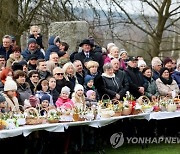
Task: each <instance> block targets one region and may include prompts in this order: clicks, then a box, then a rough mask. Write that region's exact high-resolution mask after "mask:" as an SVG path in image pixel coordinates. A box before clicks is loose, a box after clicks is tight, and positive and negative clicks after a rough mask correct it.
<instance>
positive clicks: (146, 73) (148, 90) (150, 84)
mask: <svg viewBox="0 0 180 154" xmlns="http://www.w3.org/2000/svg"><path fill="white" fill-rule="evenodd" d="M142 74H143V77H144V81H145V95H146V96H147V97H148V98H149V99H151V100H152V101H155V100H156V98H157V96H158V95H159V92H158V89H157V85H156V82H155V80H154V79H153V78H152V70H151V68H150V67H145V68H144V69H143V71H142Z"/></svg>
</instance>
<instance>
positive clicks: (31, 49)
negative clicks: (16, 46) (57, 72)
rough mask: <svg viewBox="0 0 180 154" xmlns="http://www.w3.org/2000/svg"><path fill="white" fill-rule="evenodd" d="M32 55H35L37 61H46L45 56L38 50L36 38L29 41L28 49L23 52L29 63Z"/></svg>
mask: <svg viewBox="0 0 180 154" xmlns="http://www.w3.org/2000/svg"><path fill="white" fill-rule="evenodd" d="M31 54H35V55H36V56H37V59H44V54H43V53H42V52H41V51H40V49H39V48H38V45H37V42H36V40H35V39H34V38H30V39H29V40H28V47H27V49H25V50H24V51H23V52H22V56H23V58H24V59H25V60H26V61H28V60H29V56H30V55H31Z"/></svg>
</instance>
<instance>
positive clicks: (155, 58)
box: [151, 57, 162, 67]
mask: <svg viewBox="0 0 180 154" xmlns="http://www.w3.org/2000/svg"><path fill="white" fill-rule="evenodd" d="M151 65H152V67H154V66H157V65H162V61H161V60H160V59H159V57H154V58H153V59H152V61H151Z"/></svg>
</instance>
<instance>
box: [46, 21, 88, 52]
mask: <svg viewBox="0 0 180 154" xmlns="http://www.w3.org/2000/svg"><path fill="white" fill-rule="evenodd" d="M88 29H89V25H88V23H87V22H86V21H67V22H53V23H51V24H50V26H49V37H50V36H52V35H55V36H57V35H59V36H60V39H61V41H65V42H67V43H68V44H69V46H70V48H69V50H68V52H69V53H72V52H74V51H76V50H77V46H78V45H79V43H80V42H81V41H82V40H83V39H85V38H87V37H88Z"/></svg>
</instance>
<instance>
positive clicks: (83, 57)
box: [74, 39, 103, 70]
mask: <svg viewBox="0 0 180 154" xmlns="http://www.w3.org/2000/svg"><path fill="white" fill-rule="evenodd" d="M79 46H80V47H81V48H82V52H79V53H77V54H75V56H74V60H80V61H81V62H82V64H83V65H84V63H85V62H87V61H90V60H93V61H96V62H98V63H99V68H98V69H99V70H102V65H103V59H102V55H101V56H100V55H97V54H95V53H94V52H93V50H92V48H93V44H92V42H91V41H90V40H89V39H84V40H83V41H82V42H81V43H80V44H79Z"/></svg>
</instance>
